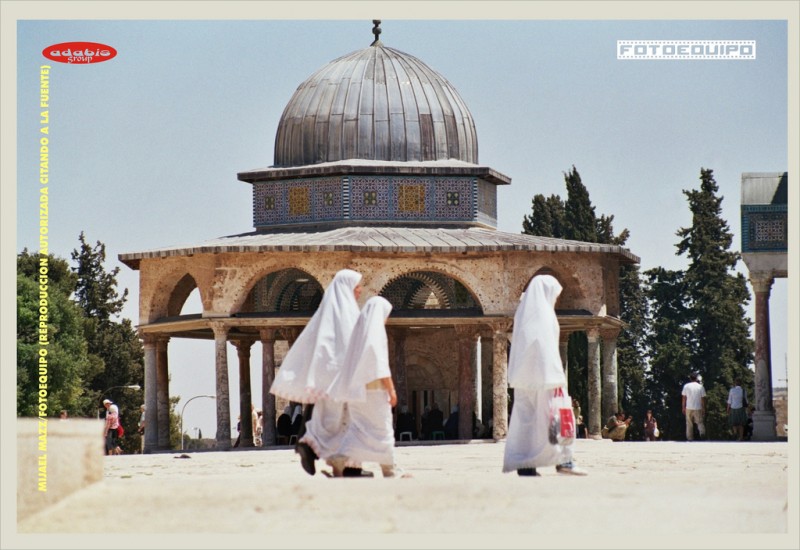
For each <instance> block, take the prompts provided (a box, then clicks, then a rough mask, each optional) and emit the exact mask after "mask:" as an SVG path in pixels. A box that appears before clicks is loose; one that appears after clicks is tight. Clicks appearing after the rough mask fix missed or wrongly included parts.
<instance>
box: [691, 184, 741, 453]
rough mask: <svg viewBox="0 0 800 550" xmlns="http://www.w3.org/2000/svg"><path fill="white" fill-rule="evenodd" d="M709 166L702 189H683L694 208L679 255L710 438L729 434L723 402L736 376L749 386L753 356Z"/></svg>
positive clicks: (727, 232) (693, 361)
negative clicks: (682, 260)
mask: <svg viewBox="0 0 800 550" xmlns="http://www.w3.org/2000/svg"><path fill="white" fill-rule="evenodd" d="M718 191H719V187H718V186H717V182H716V180H715V179H714V174H713V171H712V170H709V169H705V168H703V169H701V170H700V189H694V190H685V191H684V194H685V195H686V197H687V199H688V202H689V209H690V210H691V212H692V225H691V227H687V228H681V229H680V230H678V232H677V235H678V236H679V237H680V242H679V243H678V245H677V249H678V250H677V254H678V255H685V256H686V257H687V258H688V260H689V267H688V268H687V270H686V275H685V283H686V296H687V298H688V304H689V307H690V326H691V331H692V336H693V340H694V342H693V346H692V351H693V353H692V358H691V364H690V366H691V369H692V370H694V371H696V372H698V373H700V374H702V375H703V379H704V382H705V386H706V392H707V393H708V414H707V418H706V423H707V430H708V436H709V437H710V438H714V439H720V438H727V434H728V430H727V424H726V414H725V401H726V398H727V393H728V388H730V387H731V385H732V384H733V381H734V379H735V378H737V377H741V378H742V381H743V382H744V383H745V384H746V386H745V387H747V386H748V385H750V382H751V381H752V373H751V371H750V369H749V366H750V364H751V363H752V360H753V347H754V346H753V341H752V339H751V338H750V326H751V324H752V323H751V321H750V319H749V318H748V317H747V316H746V314H745V311H744V307H745V306H746V304H747V303H748V302H749V301H750V292H749V290H748V289H747V282H746V280H745V278H744V276H743V275H742V274H740V273H735V272H734V270H735V269H736V264H737V263H738V261H739V259H740V255H739V253H738V252H735V251H731V250H730V246H731V243H732V241H733V235H732V234H731V232H730V229H729V227H728V224H727V222H726V221H725V220H723V219H722V216H721V214H722V200H723V197H719V196H717V193H718Z"/></svg>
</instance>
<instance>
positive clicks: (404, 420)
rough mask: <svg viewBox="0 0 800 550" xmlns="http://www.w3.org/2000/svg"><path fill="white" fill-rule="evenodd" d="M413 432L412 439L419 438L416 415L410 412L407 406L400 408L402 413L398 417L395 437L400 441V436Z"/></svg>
mask: <svg viewBox="0 0 800 550" xmlns="http://www.w3.org/2000/svg"><path fill="white" fill-rule="evenodd" d="M403 432H411V439H416V438H417V423H416V419H415V418H414V415H413V414H411V413H410V412H409V410H408V406H407V405H401V406H400V413H399V414H398V415H397V426H396V427H395V429H394V437H395V439H397V440H398V441H399V439H400V434H401V433H403Z"/></svg>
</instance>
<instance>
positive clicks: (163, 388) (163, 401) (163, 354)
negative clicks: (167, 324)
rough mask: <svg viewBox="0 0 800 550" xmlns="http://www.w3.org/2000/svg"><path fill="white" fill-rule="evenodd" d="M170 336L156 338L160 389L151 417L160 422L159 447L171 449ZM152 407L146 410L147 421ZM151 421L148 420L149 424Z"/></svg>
mask: <svg viewBox="0 0 800 550" xmlns="http://www.w3.org/2000/svg"><path fill="white" fill-rule="evenodd" d="M168 343H169V336H158V337H157V339H156V380H157V385H158V389H157V390H156V401H157V402H158V410H157V411H156V414H155V415H153V416H152V417H151V418H153V419H154V420H156V422H154V424H156V423H157V424H158V448H159V449H169V448H170V447H171V445H170V440H169V435H170V434H169V417H170V414H169V413H170V410H169V360H168V354H167V344H168ZM149 411H150V407H147V409H146V410H145V421H147V413H148V412H149ZM149 424H150V423H149V422H148V425H149Z"/></svg>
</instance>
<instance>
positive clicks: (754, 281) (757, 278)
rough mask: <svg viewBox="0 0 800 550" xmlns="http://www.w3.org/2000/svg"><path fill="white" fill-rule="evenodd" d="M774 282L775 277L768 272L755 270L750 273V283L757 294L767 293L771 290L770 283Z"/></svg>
mask: <svg viewBox="0 0 800 550" xmlns="http://www.w3.org/2000/svg"><path fill="white" fill-rule="evenodd" d="M774 282H775V278H774V277H773V276H772V274H770V273H759V272H756V273H751V274H750V284H751V285H752V286H753V291H754V292H757V293H759V294H761V293H767V294H769V293H770V291H771V290H772V283H774Z"/></svg>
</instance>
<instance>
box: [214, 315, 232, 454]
mask: <svg viewBox="0 0 800 550" xmlns="http://www.w3.org/2000/svg"><path fill="white" fill-rule="evenodd" d="M211 329H212V330H213V331H214V348H215V353H214V362H215V366H216V371H217V386H216V387H217V449H219V450H228V449H230V448H231V399H230V393H229V392H230V388H229V385H228V327H227V326H225V324H224V323H223V322H222V321H212V322H211Z"/></svg>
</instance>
